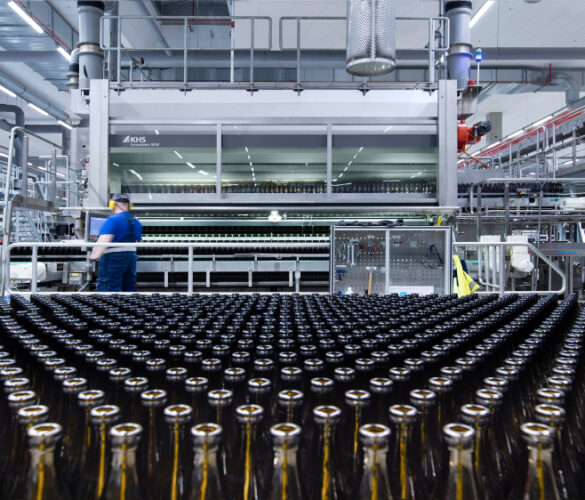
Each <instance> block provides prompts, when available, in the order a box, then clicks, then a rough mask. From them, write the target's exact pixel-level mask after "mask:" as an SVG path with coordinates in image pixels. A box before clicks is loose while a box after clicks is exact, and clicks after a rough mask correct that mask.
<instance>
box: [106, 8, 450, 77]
mask: <svg viewBox="0 0 585 500" xmlns="http://www.w3.org/2000/svg"><path fill="white" fill-rule="evenodd" d="M132 20H133V21H144V22H149V23H158V22H162V23H164V22H165V21H166V22H173V23H175V24H178V25H181V24H182V26H183V44H182V46H178V45H177V46H176V47H169V46H166V47H122V41H121V36H122V25H123V22H124V21H132ZM345 20H346V18H345V17H317V16H284V17H281V18H279V20H278V30H279V33H278V43H279V49H280V50H281V51H285V50H295V51H296V59H297V60H296V75H297V78H296V80H297V81H296V85H297V87H299V86H300V85H301V84H302V72H301V70H302V51H303V50H307V47H304V48H303V40H302V34H301V25H302V24H303V22H306V21H311V22H331V21H345ZM236 21H249V22H250V43H249V47H243V48H236V46H235V29H236ZM291 21H294V22H295V23H296V46H295V47H291V48H290V49H289V48H285V47H284V41H283V39H284V35H283V32H284V27H285V24H286V23H287V22H291ZM396 21H397V22H408V23H411V22H418V23H420V22H424V23H426V24H427V36H428V38H427V43H426V44H425V45H424V47H419V48H400V50H401V51H404V52H406V51H416V52H420V51H426V52H427V54H428V56H427V57H428V61H427V68H428V69H427V71H428V75H427V82H426V83H434V82H435V77H436V66H437V64H439V65H442V64H444V60H443V58H442V57H441V56H443V55H446V53H447V52H448V50H449V19H448V18H446V17H440V16H439V17H397V18H396ZM259 22H267V23H268V26H267V31H266V37H267V40H266V43H265V44H263V46H262V47H259V46H258V45H257V44H256V40H255V36H256V33H257V26H258V23H259ZM204 23H216V24H217V23H225V24H229V27H230V40H229V45H230V46H229V47H199V46H195V47H193V46H190V36H189V34H190V31H189V28H190V26H192V25H193V24H195V25H197V24H204ZM272 25H273V19H272V18H271V17H269V16H186V17H183V16H104V17H102V18H101V20H100V48H101V50H103V51H104V52H105V53H106V56H107V57H106V60H107V61H108V64H109V67H110V68H113V67H115V68H116V71H115V82H116V85H117V86H118V87H121V86H122V85H123V84H124V85H130V86H132V84H133V83H135V82H134V81H133V76H132V75H133V68H134V65H133V60H132V54H136V55H137V56H139V55H140V52H147V51H151V52H160V53H165V54H167V55H168V54H169V53H170V51H177V52H182V53H183V61H182V73H183V78H182V80H183V81H182V83H183V85H184V86H185V87H186V86H187V84H189V83H190V82H189V77H188V70H189V61H188V57H189V53H191V52H202V51H211V52H229V54H230V68H229V69H230V81H229V83H230V84H235V83H238V84H239V83H242V82H235V80H234V71H235V51H236V50H242V49H243V50H248V51H249V53H250V60H249V65H248V69H249V84H250V85H251V86H252V85H254V83H259V82H256V81H255V79H254V71H255V69H256V66H255V61H254V51H255V50H268V51H271V50H272V38H273V37H272V33H273V26H272ZM112 26H115V27H114V28H113V30H115V31H116V33H117V36H116V42H115V44H110V42H109V32H110V30H111V29H112V28H111V27H112ZM344 32H345V30H344ZM167 45H168V44H167ZM319 50H320V51H322V52H325V53H326V52H331V51H332V50H340V49H319ZM342 50H345V45H344V47H343V49H342ZM123 55H124V56H127V57H128V58H129V59H130V66H129V69H128V80H127V81H123V80H122V70H123V69H124V68H125V67H127V64H126V62H124V63H123V62H122V56H123ZM111 56H115V59H116V60H115V62H114V63H112V59H113V57H111ZM146 62H147V63H148V61H146ZM137 67H138V69H140V70H142V69H144V68H140V65H138V66H137ZM148 69H157V67H156V66H149V67H148ZM110 78H112V75H110ZM161 81H164V82H166V83H168V81H166V80H161ZM172 81H177V80H172ZM213 81H216V80H213ZM217 81H218V82H219V81H221V80H217ZM374 81H375V80H374ZM283 82H284V81H283ZM222 83H227V82H222ZM244 83H245V82H244ZM273 83H278V82H273ZM286 83H290V82H286ZM340 83H344V84H345V83H347V82H340ZM358 83H360V84H363V81H362V79H359V82H358ZM398 83H400V82H398ZM410 83H414V82H410ZM419 83H424V81H422V80H421V82H419Z"/></svg>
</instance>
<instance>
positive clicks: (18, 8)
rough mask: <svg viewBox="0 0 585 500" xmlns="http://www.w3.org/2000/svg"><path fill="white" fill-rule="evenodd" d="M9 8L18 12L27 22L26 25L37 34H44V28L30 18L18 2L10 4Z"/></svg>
mask: <svg viewBox="0 0 585 500" xmlns="http://www.w3.org/2000/svg"><path fill="white" fill-rule="evenodd" d="M8 6H9V7H10V8H11V9H12V10H13V11H14V12H16V13H17V14H18V15H19V16H20V17H21V18H22V19H23V20H24V21H26V23H27V24H28V25H29V26H30V27H31V28H32V29H34V30H35V31H36V32H37V33H40V34H42V33H43V28H41V27H40V26H39V25H38V24H37V22H36V21H35V20H34V19H33V18H32V17H30V15H29V14H28V12H26V11H25V10H24V9H23V8H22V7H21V6H20V5H18V4H17V3H16V2H8Z"/></svg>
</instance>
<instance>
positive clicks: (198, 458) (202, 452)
mask: <svg viewBox="0 0 585 500" xmlns="http://www.w3.org/2000/svg"><path fill="white" fill-rule="evenodd" d="M217 449H218V445H217V444H214V445H209V444H207V443H202V444H201V445H199V446H196V447H195V456H194V466H193V481H192V490H193V491H196V492H198V494H199V496H198V497H196V498H200V499H202V500H206V499H207V498H208V496H209V494H210V491H211V488H212V487H213V484H214V482H215V481H216V480H217V479H216V478H218V477H219V469H218V468H217Z"/></svg>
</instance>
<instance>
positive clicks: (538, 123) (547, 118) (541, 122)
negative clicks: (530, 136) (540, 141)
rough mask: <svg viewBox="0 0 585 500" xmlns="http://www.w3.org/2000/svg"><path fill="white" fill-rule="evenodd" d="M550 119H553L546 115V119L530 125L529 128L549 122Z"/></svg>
mask: <svg viewBox="0 0 585 500" xmlns="http://www.w3.org/2000/svg"><path fill="white" fill-rule="evenodd" d="M552 117H553V115H548V116H547V117H545V118H543V119H542V120H538V121H537V122H536V123H533V124H532V125H531V127H538V126H539V125H542V124H543V123H545V122H547V121H549V120H550V119H551V118H552Z"/></svg>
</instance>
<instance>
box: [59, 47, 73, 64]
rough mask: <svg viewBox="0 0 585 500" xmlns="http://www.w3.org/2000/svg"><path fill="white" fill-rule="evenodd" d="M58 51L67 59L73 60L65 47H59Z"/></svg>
mask: <svg viewBox="0 0 585 500" xmlns="http://www.w3.org/2000/svg"><path fill="white" fill-rule="evenodd" d="M57 52H59V54H61V55H62V56H63V57H64V58H65V59H67V61H68V62H69V61H71V54H70V53H69V52H67V51H66V50H65V49H64V48H63V47H57Z"/></svg>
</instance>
